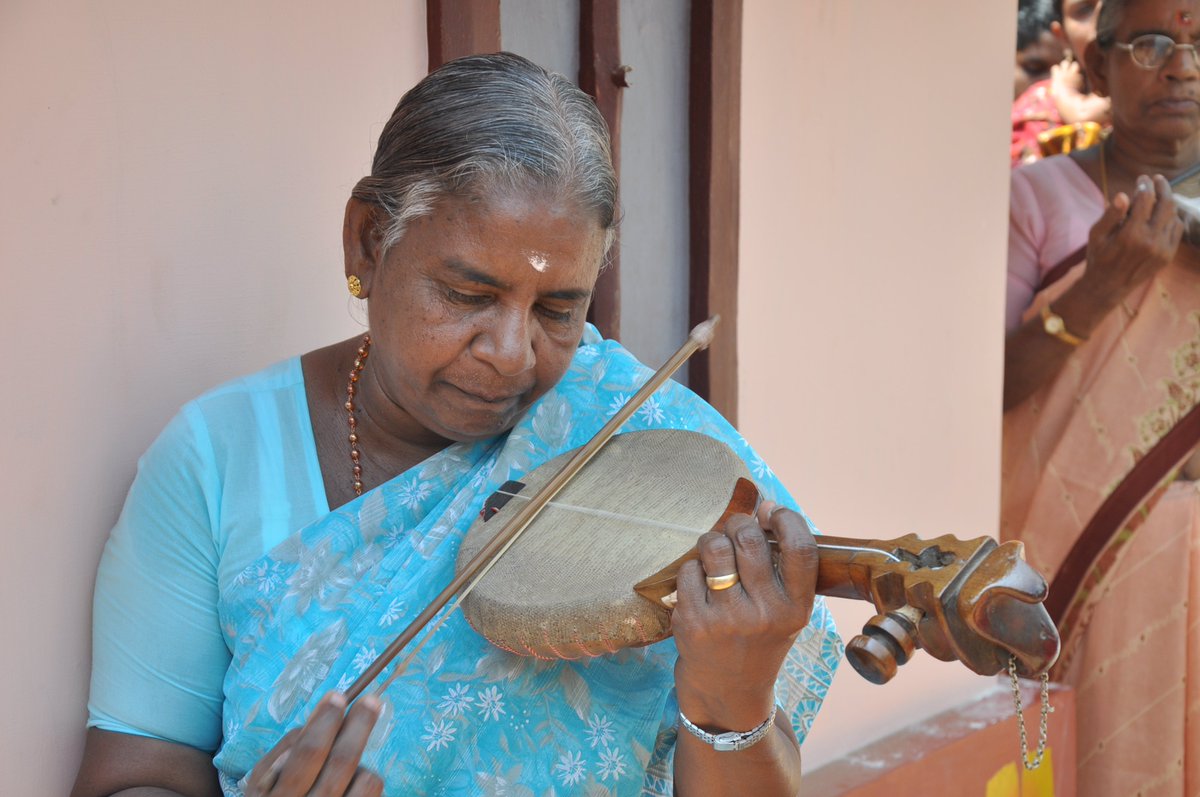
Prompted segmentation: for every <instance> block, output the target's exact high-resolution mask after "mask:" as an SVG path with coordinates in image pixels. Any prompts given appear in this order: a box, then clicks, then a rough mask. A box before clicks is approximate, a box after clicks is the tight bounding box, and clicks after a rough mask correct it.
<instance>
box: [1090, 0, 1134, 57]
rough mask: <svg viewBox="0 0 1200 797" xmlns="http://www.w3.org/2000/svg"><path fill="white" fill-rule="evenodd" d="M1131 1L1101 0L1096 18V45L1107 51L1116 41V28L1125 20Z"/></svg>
mask: <svg viewBox="0 0 1200 797" xmlns="http://www.w3.org/2000/svg"><path fill="white" fill-rule="evenodd" d="M1130 2H1131V0H1103V2H1102V3H1100V13H1099V15H1098V16H1097V17H1096V45H1097V46H1098V47H1099V48H1100V49H1101V50H1107V49H1108V48H1109V47H1112V46H1113V44H1115V43H1116V41H1117V28H1118V27H1119V26H1120V24H1121V22H1123V21H1124V19H1125V10H1126V9H1127V8H1129V5H1130Z"/></svg>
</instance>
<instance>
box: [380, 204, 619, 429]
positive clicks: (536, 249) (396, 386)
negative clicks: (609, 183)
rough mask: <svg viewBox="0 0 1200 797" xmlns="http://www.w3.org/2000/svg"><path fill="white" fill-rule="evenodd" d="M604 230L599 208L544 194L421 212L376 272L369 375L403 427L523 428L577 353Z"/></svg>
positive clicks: (450, 206)
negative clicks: (593, 210)
mask: <svg viewBox="0 0 1200 797" xmlns="http://www.w3.org/2000/svg"><path fill="white" fill-rule="evenodd" d="M604 238H605V233H604V230H602V229H601V227H600V224H599V222H598V221H597V220H596V218H595V216H594V214H590V213H584V212H582V211H580V210H579V209H578V208H577V207H576V206H575V205H574V204H573V203H565V204H564V203H563V202H562V201H561V200H559V199H558V198H557V197H556V196H554V195H551V194H544V193H536V192H535V193H529V192H504V193H499V194H497V193H490V194H487V195H484V196H474V197H449V198H444V199H441V200H438V201H437V202H436V203H435V204H434V207H433V210H432V212H431V213H429V214H428V215H426V216H424V217H422V218H418V219H416V220H414V221H412V222H410V223H409V225H408V228H407V230H406V231H405V233H404V236H403V237H402V238H401V239H400V241H399V242H398V243H397V244H396V245H394V246H393V247H392V248H391V250H389V251H388V252H387V253H386V255H384V257H383V262H382V264H381V265H380V267H379V268H377V269H373V270H372V273H371V274H370V275H369V282H364V285H365V286H366V288H367V290H368V293H367V299H368V314H369V317H370V324H371V338H372V345H371V355H370V359H369V361H368V364H367V369H366V371H367V374H366V375H364V378H368V377H369V378H370V379H371V381H372V382H373V383H374V384H373V385H372V387H377V388H378V389H379V391H381V392H382V395H383V397H385V398H386V399H387V402H386V403H385V406H384V407H383V409H384V410H385V411H386V412H388V413H390V414H391V420H392V421H393V422H394V423H395V424H396V425H397V428H396V429H395V430H394V431H396V432H397V433H399V434H402V435H403V434H407V435H409V436H410V437H413V438H415V439H416V440H423V441H425V442H429V433H432V435H433V437H434V438H440V439H443V440H456V441H463V440H478V439H483V438H487V437H491V436H493V435H496V434H499V433H501V432H503V431H505V430H507V429H509V428H511V427H512V425H513V424H514V423H515V422H516V420H517V418H518V416H520V415H521V413H523V412H524V411H525V410H526V409H527V408H528V407H529V405H530V404H532V403H533V402H534V401H536V400H537V399H538V398H540V397H541V396H542V395H543V394H544V393H545V392H546V391H547V390H549V389H550V388H551V387H553V386H554V385H555V384H556V383H557V382H558V380H559V378H561V377H562V375H563V373H564V372H565V371H566V369H567V366H568V364H569V363H570V361H571V357H572V356H573V355H574V352H575V349H576V347H577V346H578V344H579V340H580V337H581V336H582V334H583V327H584V322H585V316H586V312H587V307H588V302H589V301H590V299H591V295H592V288H593V286H594V285H595V282H596V277H597V275H598V273H599V269H600V262H601V258H602V257H603V254H604ZM377 395H378V393H377ZM373 417H374V414H373Z"/></svg>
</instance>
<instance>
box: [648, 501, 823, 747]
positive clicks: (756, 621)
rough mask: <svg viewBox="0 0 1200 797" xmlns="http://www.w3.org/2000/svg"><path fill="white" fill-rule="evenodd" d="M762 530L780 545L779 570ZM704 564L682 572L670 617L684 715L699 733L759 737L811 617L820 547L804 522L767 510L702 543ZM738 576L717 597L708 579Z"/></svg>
mask: <svg viewBox="0 0 1200 797" xmlns="http://www.w3.org/2000/svg"><path fill="white" fill-rule="evenodd" d="M764 529H770V530H771V531H772V532H773V533H774V536H775V538H776V540H777V541H778V547H777V551H778V564H777V565H776V563H775V561H774V560H773V557H772V551H771V545H770V544H769V543H768V541H767V535H766V534H765V533H764ZM699 549H700V561H698V562H696V561H692V562H688V563H687V564H685V565H684V566H683V567H682V568H681V569H680V571H679V574H678V578H677V585H678V589H679V603H678V605H677V606H676V608H675V612H674V614H673V616H672V620H671V627H672V631H673V632H674V635H675V643H676V647H677V648H678V650H679V660H678V663H677V664H676V667H675V684H676V690H677V694H678V696H679V704H680V708H682V709H683V711H684V713H685V714H687V716H688V717H689V718H690V719H691V720H692V721H693V722H696V723H697V724H701V725H705V724H707V725H712V726H716V727H721V728H725V729H728V730H739V731H745V730H749V729H750V728H753V727H754V726H756V725H757V724H758V723H761V722H762V721H763V719H764V718H765V717H766V716H767V715H768V714H769V713H770V710H771V705H772V702H773V700H774V684H775V678H776V676H777V674H778V672H779V668H780V667H781V666H782V664H783V660H784V658H785V657H786V656H787V652H788V650H789V649H790V648H791V646H792V644H793V643H794V642H795V640H796V636H797V635H798V634H799V633H800V631H801V630H802V629H803V628H804V627H805V626H806V625H807V624H808V621H809V617H810V615H811V614H812V608H813V599H814V595H815V590H816V581H817V560H818V556H817V545H816V542H815V540H814V539H813V535H812V531H811V529H809V527H808V523H807V522H806V521H805V520H804V517H803V516H802V515H800V514H799V513H797V512H793V511H792V510H790V509H785V508H776V507H774V505H773V504H767V505H764V506H763V508H762V509H760V511H759V514H758V517H757V518H751V517H749V516H747V515H736V516H734V517H732V518H730V519H729V521H728V522H727V523H726V526H725V529H724V533H723V534H722V533H715V532H710V533H708V534H705V535H704V536H703V537H701V538H700V541H699ZM731 573H737V574H738V577H739V578H738V582H737V583H736V584H734V585H733V586H732V587H730V588H728V589H723V590H715V591H714V590H712V589H710V588H709V587H708V584H707V582H706V581H705V576H722V575H728V574H731Z"/></svg>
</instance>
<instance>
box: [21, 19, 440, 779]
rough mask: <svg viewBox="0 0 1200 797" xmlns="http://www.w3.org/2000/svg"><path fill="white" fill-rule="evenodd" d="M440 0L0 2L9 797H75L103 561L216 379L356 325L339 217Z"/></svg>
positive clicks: (416, 68) (409, 77) (421, 62)
mask: <svg viewBox="0 0 1200 797" xmlns="http://www.w3.org/2000/svg"><path fill="white" fill-rule="evenodd" d="M424 8H425V4H424V2H421V0H402V2H396V1H395V0H354V1H353V2H347V3H337V4H332V3H304V4H299V5H297V4H296V3H290V2H283V0H268V2H254V3H218V4H206V3H187V4H182V3H162V2H154V1H152V0H122V1H121V2H105V3H93V2H84V0H70V1H69V2H59V3H38V2H34V1H33V0H28V1H25V0H7V2H4V3H3V4H0V108H2V109H3V110H2V111H0V141H2V142H4V151H3V153H2V154H0V185H3V187H4V189H3V191H0V264H3V269H4V277H5V278H4V285H5V288H4V290H3V291H0V347H2V348H3V351H4V357H3V362H4V363H5V370H6V372H7V376H6V377H5V380H4V385H5V389H4V390H3V391H0V402H3V404H2V405H0V406H2V410H0V417H2V418H3V419H4V444H3V445H2V446H0V462H2V463H3V465H2V468H0V470H2V472H3V473H4V479H3V487H2V488H0V489H2V490H3V505H4V507H5V513H6V519H5V523H4V559H3V561H4V566H3V571H4V572H3V575H2V577H0V607H2V608H0V612H3V621H4V622H3V626H4V630H5V639H6V640H7V641H6V643H5V644H4V651H5V653H4V657H3V663H0V668H2V671H3V675H4V677H3V683H4V684H5V685H6V688H7V697H6V699H5V717H6V719H5V721H4V722H3V723H0V727H2V728H3V730H0V735H2V737H3V738H2V739H0V772H2V773H3V786H0V792H3V793H4V794H12V795H33V796H40V795H54V794H65V793H66V791H67V789H68V788H69V784H70V782H71V780H72V779H73V777H74V771H75V766H76V763H77V761H78V755H79V749H80V745H81V743H82V738H83V737H82V727H83V722H84V718H85V711H84V701H85V695H86V684H87V677H88V671H89V641H88V640H89V627H90V609H89V606H90V602H91V590H92V584H93V578H94V571H95V567H96V562H97V559H98V557H99V553H100V548H101V546H102V544H103V542H104V539H105V537H106V536H107V534H108V529H109V527H110V526H111V525H112V523H113V521H114V520H115V519H116V514H117V511H118V509H119V507H120V503H121V500H122V498H123V497H124V492H125V490H126V488H127V487H128V485H129V481H130V479H131V478H132V475H133V468H134V463H135V461H136V458H137V456H138V455H139V454H140V453H141V451H142V450H143V449H144V448H145V447H146V445H147V444H148V443H149V442H150V440H151V439H152V438H153V436H154V435H155V434H157V432H158V430H159V429H160V428H161V427H162V425H163V423H164V422H165V421H166V420H167V418H168V417H170V415H171V414H172V413H173V412H174V410H175V409H176V408H177V407H178V406H179V404H180V403H181V402H183V401H185V400H187V399H188V398H190V397H191V396H193V395H195V394H196V393H197V392H199V391H201V390H203V389H204V388H206V387H209V386H212V385H214V384H216V383H217V382H220V381H222V380H224V379H226V378H228V377H231V376H234V375H236V374H238V373H242V372H246V371H249V370H251V369H253V368H257V367H259V366H261V365H265V364H266V363H268V362H270V361H273V360H276V359H279V358H281V357H284V356H286V355H290V354H294V353H296V352H298V351H305V350H307V349H310V348H313V347H314V346H316V345H318V344H322V343H326V342H328V341H331V340H335V339H338V338H339V337H343V336H348V335H350V334H353V332H354V330H355V329H357V325H356V324H355V323H354V322H353V321H352V320H351V319H350V318H349V316H348V312H347V301H346V294H345V283H344V281H343V278H342V264H341V213H342V206H343V204H344V202H345V200H346V197H347V196H348V194H349V190H350V187H351V186H352V185H353V184H354V182H355V181H356V180H357V179H358V178H359V177H360V176H362V175H363V174H365V173H366V172H367V171H368V170H369V168H370V157H371V151H372V146H373V143H374V138H375V136H376V135H377V134H378V131H379V130H380V129H381V127H382V125H383V122H384V121H386V119H387V116H388V114H389V113H390V111H391V108H392V106H393V105H394V104H395V102H396V100H397V99H398V98H399V96H400V94H401V93H402V91H403V90H404V89H406V88H407V87H408V86H410V85H411V84H412V83H413V82H415V81H416V80H417V79H418V78H419V77H420V76H421V75H422V74H424V71H425V60H426V47H425V12H424Z"/></svg>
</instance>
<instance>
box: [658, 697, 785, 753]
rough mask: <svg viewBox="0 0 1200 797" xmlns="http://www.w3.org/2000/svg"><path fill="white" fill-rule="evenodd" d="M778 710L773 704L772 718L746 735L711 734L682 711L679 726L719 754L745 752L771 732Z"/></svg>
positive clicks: (732, 732)
mask: <svg viewBox="0 0 1200 797" xmlns="http://www.w3.org/2000/svg"><path fill="white" fill-rule="evenodd" d="M777 708H778V706H776V705H775V704H774V703H772V704H771V716H769V717H767V718H766V719H765V720H763V722H762V724H761V725H759V726H758V727H756V728H753V729H751V730H748V731H746V732H745V733H738V732H737V731H726V732H725V733H709V732H708V731H706V730H704V729H703V728H701V727H700V726H699V725H697V724H696V723H694V722H692V721H691V720H690V719H688V718H687V717H686V716H684V713H683V712H682V711H680V712H679V724H680V726H682V727H683V728H685V729H686V730H687V732H688V733H690V734H691V735H692V736H695V737H696V738H697V739H699V740H700V741H702V742H704V743H705V744H710V745H712V749H714V750H716V751H717V752H718V753H735V752H737V751H738V750H745V749H746V748H747V747H750V746H751V745H754V744H757V743H758V742H760V741H762V739H763V737H764V736H766V735H767V734H768V733H770V732H771V726H772V725H774V724H775V710H776V709H777Z"/></svg>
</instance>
